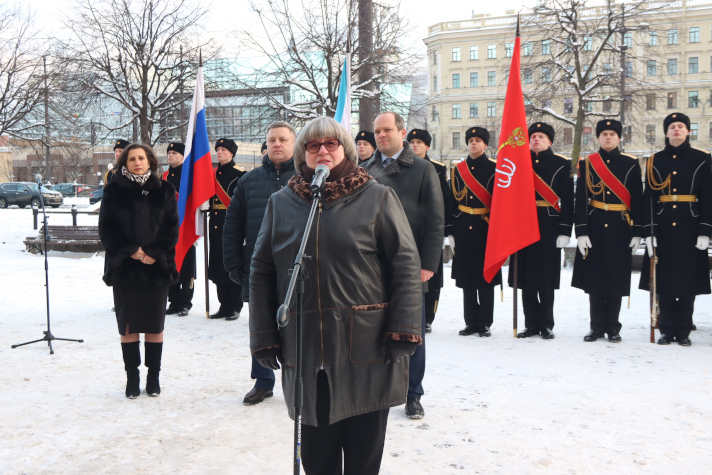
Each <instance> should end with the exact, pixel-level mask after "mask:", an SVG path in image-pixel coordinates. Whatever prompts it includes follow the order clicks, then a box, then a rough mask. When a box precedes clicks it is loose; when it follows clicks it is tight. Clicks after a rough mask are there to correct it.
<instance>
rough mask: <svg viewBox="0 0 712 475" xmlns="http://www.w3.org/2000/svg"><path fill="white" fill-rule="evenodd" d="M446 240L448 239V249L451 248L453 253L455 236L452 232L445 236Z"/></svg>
mask: <svg viewBox="0 0 712 475" xmlns="http://www.w3.org/2000/svg"><path fill="white" fill-rule="evenodd" d="M447 240H448V241H450V249H451V250H452V255H453V256H454V255H455V236H453V235H452V234H451V235H450V236H448V237H447Z"/></svg>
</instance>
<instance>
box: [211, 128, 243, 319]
mask: <svg viewBox="0 0 712 475" xmlns="http://www.w3.org/2000/svg"><path fill="white" fill-rule="evenodd" d="M215 151H216V152H217V153H218V162H220V163H219V164H218V166H217V168H215V170H214V171H215V180H216V181H215V188H216V194H215V196H213V197H212V198H210V260H209V262H210V265H209V267H208V277H209V278H210V280H212V281H213V282H214V283H215V285H216V286H217V288H218V300H219V301H220V309H219V310H218V311H217V312H216V313H214V314H212V315H210V318H225V320H237V319H238V318H240V310H242V286H240V285H238V284H236V283H235V282H233V281H232V280H231V279H230V276H229V275H228V272H227V270H225V265H224V264H223V244H222V240H223V225H224V224H225V214H226V213H227V207H228V206H229V205H230V197H231V196H232V193H233V191H234V190H235V186H236V185H237V180H239V179H240V177H241V176H242V175H244V174H245V173H246V172H245V170H244V169H242V168H240V167H238V166H237V165H235V162H234V161H233V158H234V157H235V154H236V153H237V144H236V143H235V142H233V141H232V140H230V139H226V138H222V139H219V140H218V141H217V142H215Z"/></svg>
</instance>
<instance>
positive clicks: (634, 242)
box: [628, 237, 640, 254]
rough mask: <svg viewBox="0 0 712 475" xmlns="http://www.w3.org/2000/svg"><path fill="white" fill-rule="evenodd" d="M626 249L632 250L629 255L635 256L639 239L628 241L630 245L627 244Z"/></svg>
mask: <svg viewBox="0 0 712 475" xmlns="http://www.w3.org/2000/svg"><path fill="white" fill-rule="evenodd" d="M628 247H630V248H631V249H632V251H631V252H630V253H631V254H635V252H636V251H637V250H638V248H639V247H640V238H639V237H634V238H633V239H631V240H630V244H628Z"/></svg>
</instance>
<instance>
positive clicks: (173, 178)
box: [163, 164, 196, 284]
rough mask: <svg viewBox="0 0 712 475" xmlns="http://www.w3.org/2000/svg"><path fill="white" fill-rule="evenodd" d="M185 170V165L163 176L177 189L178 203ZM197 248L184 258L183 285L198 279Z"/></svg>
mask: <svg viewBox="0 0 712 475" xmlns="http://www.w3.org/2000/svg"><path fill="white" fill-rule="evenodd" d="M182 170H183V164H180V165H178V166H177V167H170V168H169V169H168V170H166V171H165V172H164V174H163V179H164V180H166V181H167V182H168V183H170V184H171V185H173V187H174V188H175V189H176V201H178V190H179V189H180V177H181V172H182ZM195 259H196V258H195V246H190V248H188V252H186V254H185V257H184V258H183V265H182V266H181V268H180V282H181V283H183V284H189V283H190V279H195V277H196V269H195V268H196V264H195Z"/></svg>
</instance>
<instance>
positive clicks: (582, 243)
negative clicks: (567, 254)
mask: <svg viewBox="0 0 712 475" xmlns="http://www.w3.org/2000/svg"><path fill="white" fill-rule="evenodd" d="M576 245H577V246H578V248H579V251H580V252H581V254H582V255H584V256H585V255H586V249H590V248H592V247H593V246H592V245H591V240H590V239H589V238H588V236H579V237H577V238H576Z"/></svg>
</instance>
